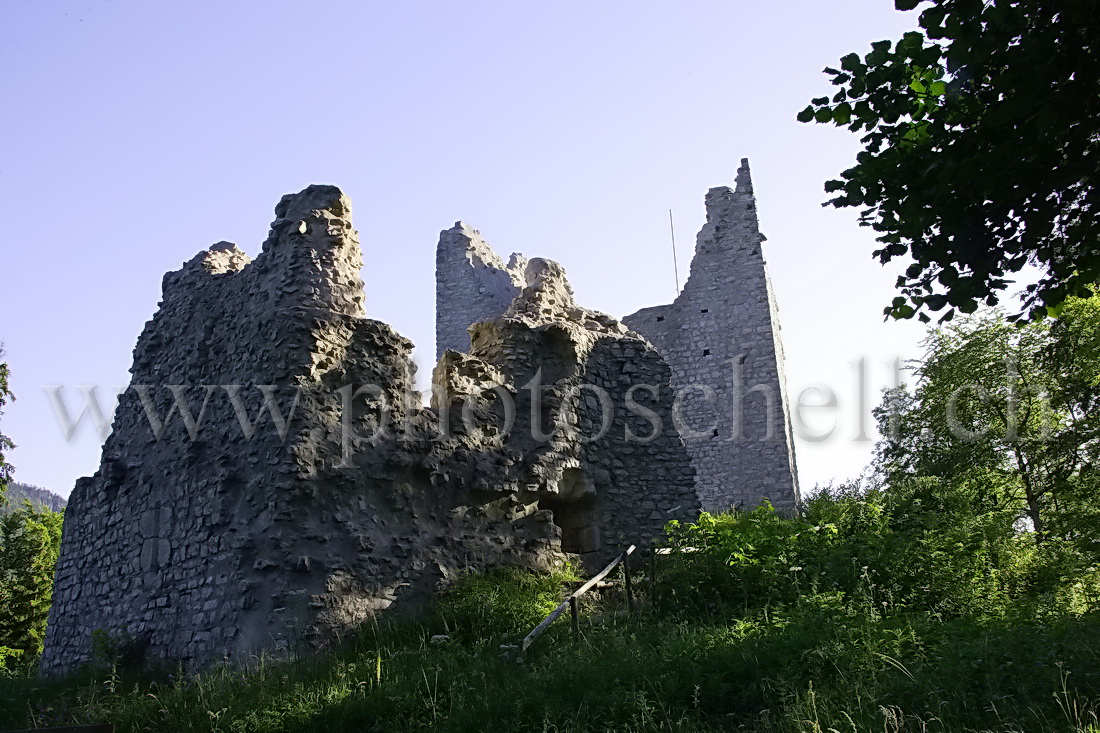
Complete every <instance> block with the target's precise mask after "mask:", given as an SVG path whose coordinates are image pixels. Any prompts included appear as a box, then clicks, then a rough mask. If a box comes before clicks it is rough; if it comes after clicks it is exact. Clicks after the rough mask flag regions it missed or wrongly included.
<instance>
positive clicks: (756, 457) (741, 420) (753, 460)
mask: <svg viewBox="0 0 1100 733" xmlns="http://www.w3.org/2000/svg"><path fill="white" fill-rule="evenodd" d="M706 207H707V223H706V224H705V225H704V226H703V228H702V230H700V232H699V235H698V237H697V238H696V245H695V256H694V258H693V259H692V261H691V274H690V275H689V277H688V280H687V282H686V283H685V284H684V289H683V291H682V292H681V293H680V294H679V296H677V298H676V300H674V301H673V302H672V303H671V304H669V305H662V306H655V307H652V308H645V309H643V310H640V311H638V312H637V313H634V314H633V315H630V316H627V317H626V318H624V319H623V320H624V322H626V323H627V325H629V326H630V328H632V329H633V330H635V331H637V332H638V333H640V334H641V335H643V336H645V337H646V338H647V339H648V340H649V341H650V342H651V343H652V344H653V345H654V346H656V347H657V350H658V351H660V352H661V354H662V356H664V357H665V359H667V360H668V362H669V364H670V365H671V367H672V381H673V385H674V386H675V387H676V388H677V390H678V391H679V392H680V393H681V395H683V398H682V403H681V407H682V411H683V415H684V423H685V425H684V427H683V428H682V429H681V432H682V434H683V436H684V440H685V443H686V444H687V447H688V452H689V453H690V454H691V458H692V463H693V464H694V465H695V470H696V474H697V489H698V492H699V498H700V500H701V502H702V504H703V508H704V509H706V510H708V511H721V510H724V509H729V508H732V507H742V506H745V507H750V506H753V505H756V504H758V503H760V501H761V500H762V499H768V500H770V501H771V502H772V504H774V505H775V506H776V507H777V508H779V509H781V510H784V511H787V512H791V511H794V510H796V508H797V506H798V502H799V489H798V478H797V469H796V467H795V458H794V442H793V438H792V434H791V425H790V415H789V409H788V401H787V385H786V375H785V374H784V371H783V343H782V340H781V337H780V326H779V312H778V308H777V306H776V303H775V295H774V294H773V292H772V286H771V281H770V279H769V277H768V270H767V264H766V263H765V260H764V253H763V249H762V245H763V243H764V241H765V237H764V235H763V234H761V233H760V226H759V223H758V220H757V213H756V198H755V196H754V195H753V189H752V179H751V177H750V173H749V162H748V160H742V161H741V167H740V168H739V169H738V171H737V180H736V187H735V188H734V189H732V190H731V189H730V188H728V187H726V186H723V187H720V188H712V189H711V190H710V191H709V192H708V193H707V197H706Z"/></svg>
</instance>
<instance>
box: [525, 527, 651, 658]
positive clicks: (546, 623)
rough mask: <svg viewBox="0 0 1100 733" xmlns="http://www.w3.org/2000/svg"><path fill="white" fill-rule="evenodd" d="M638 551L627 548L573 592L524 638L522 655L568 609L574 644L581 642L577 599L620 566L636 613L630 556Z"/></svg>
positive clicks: (628, 602)
mask: <svg viewBox="0 0 1100 733" xmlns="http://www.w3.org/2000/svg"><path fill="white" fill-rule="evenodd" d="M636 549H637V547H635V546H634V545H631V546H630V547H628V548H626V550H625V551H624V552H622V553H620V554H619V555H618V556H617V557H616V558H615V559H614V560H612V561H611V562H610V563H608V565H607V567H605V568H604V569H603V570H601V571H600V572H598V573H596V574H595V575H594V576H592V578H591V579H590V580H589V581H588V582H587V583H585V584H584V585H582V586H581V587H580V588H577V590H575V591H573V593H572V594H571V595H570V596H569V597H568V598H566V599H565V600H564V601H562V602H561V604H559V605H558V607H557V608H555V609H554V610H553V611H551V612H550V615H549V616H547V617H546V618H545V619H543V620H542V623H540V624H539V625H538V626H536V627H535V628H534V629H532V630H531V633H530V634H528V635H527V636H525V637H524V639H523V641H522V642H521V643H520V646H519V651H520V653H521V654H522V653H523V652H525V651H527V648H528V647H529V646H531V644H533V643H534V642H535V639H537V638H539V635H541V634H542V632H544V631H546V629H548V628H549V627H550V624H552V623H554V619H556V618H557V617H558V616H560V615H561V614H562V613H563V612H564V611H565V609H566V608H568V609H569V615H570V616H571V617H572V619H573V641H574V643H575V642H578V641H580V638H581V614H580V607H579V606H578V605H577V599H578V598H580V597H581V596H583V595H584V594H585V593H587V592H588V591H590V590H592V589H593V588H594V587H596V583H599V582H600V581H601V580H603V579H604V578H606V577H607V576H608V574H609V573H610V572H611V571H612V570H614V569H615V568H616V567H618V566H619V565H622V568H623V585H624V586H625V587H626V608H627V611H629V612H630V613H634V586H633V584H632V582H631V578H630V556H631V555H633V554H634V551H635V550H636ZM513 649H514V647H513Z"/></svg>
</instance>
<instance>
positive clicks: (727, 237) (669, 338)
mask: <svg viewBox="0 0 1100 733" xmlns="http://www.w3.org/2000/svg"><path fill="white" fill-rule="evenodd" d="M706 205H707V223H706V225H704V227H703V229H702V230H701V231H700V232H699V235H698V238H697V244H696V250H695V256H694V258H693V259H692V263H691V273H690V276H689V278H688V280H687V283H686V284H685V286H684V289H683V291H682V292H681V293H680V294H679V296H678V297H677V298H676V300H675V301H674V302H673V303H671V304H668V305H661V306H655V307H652V308H645V309H643V310H641V311H638V312H637V313H634V314H633V315H630V316H627V317H625V318H624V319H623V321H624V323H626V325H627V326H629V328H631V329H633V331H635V332H637V333H638V334H640V335H642V336H643V337H645V338H646V339H647V340H648V341H649V342H650V343H652V344H653V345H654V346H655V347H656V348H657V350H658V351H659V352H660V354H661V356H663V357H664V359H665V360H667V362H668V363H669V365H670V366H671V367H672V381H673V386H674V387H675V388H676V391H677V392H678V393H679V394H680V395H681V398H680V404H679V409H678V411H677V414H678V417H682V425H681V427H682V429H681V431H680V432H681V433H682V437H683V438H684V440H685V442H686V444H687V447H688V452H689V453H690V454H691V457H692V463H693V465H694V467H695V471H696V475H697V490H698V495H699V498H700V500H701V501H702V505H703V508H704V509H707V510H709V511H722V510H726V509H730V508H733V507H749V506H754V505H756V504H759V503H760V502H761V501H762V500H763V499H768V500H770V501H771V502H772V503H773V504H774V505H775V506H776V507H777V508H779V509H781V510H784V511H788V512H789V511H794V510H795V509H796V507H797V505H798V502H799V489H798V478H797V469H796V466H795V458H794V443H793V440H792V434H791V427H790V417H789V408H788V401H787V393H786V391H787V388H786V376H785V375H784V372H783V343H782V339H781V335H780V326H779V313H778V308H777V306H776V302H775V296H774V294H773V292H772V287H771V281H770V279H769V278H768V271H767V265H766V263H765V260H764V255H763V251H762V243H763V242H764V240H765V238H764V236H763V235H762V234H761V233H760V227H759V223H758V221H757V214H756V199H755V197H754V195H753V190H752V181H751V178H750V174H749V166H748V161H747V160H742V161H741V168H740V169H739V170H738V172H737V181H736V188H735V189H732V190H731V189H730V188H728V187H721V188H714V189H711V190H710V192H709V193H708V194H707V198H706ZM518 257H519V255H515V254H513V255H512V258H513V261H515V260H516V259H517V258H518ZM437 263H438V264H437V268H436V294H437V295H436V297H437V327H436V333H437V348H438V349H439V353H442V351H443V349H444V348H452V349H456V350H458V351H465V350H466V349H465V348H464V347H465V344H466V329H467V327H468V326H470V324H474V323H477V322H479V321H484V320H490V319H492V318H495V317H496V316H498V315H499V314H500V313H503V312H504V310H505V308H506V306H505V305H504V303H505V300H506V298H507V295H508V293H510V292H511V291H510V290H509V286H508V282H509V278H511V282H513V283H514V282H515V274H514V272H512V271H510V270H509V271H507V272H506V271H505V270H506V268H505V266H504V265H503V263H502V262H501V260H500V258H499V257H497V256H496V255H495V254H492V252H491V250H489V249H488V245H487V244H485V242H484V241H483V240H481V239H480V237H477V236H476V232H474V231H473V230H471V229H469V228H468V227H466V226H465V225H456V227H455V228H454V229H451V230H449V231H446V232H443V235H442V236H441V238H440V241H439V248H438V250H437ZM636 383H638V384H641V383H643V382H641V381H638V382H636Z"/></svg>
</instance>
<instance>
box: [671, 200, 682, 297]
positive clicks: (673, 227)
mask: <svg viewBox="0 0 1100 733" xmlns="http://www.w3.org/2000/svg"><path fill="white" fill-rule="evenodd" d="M668 230H669V232H671V233H672V273H673V275H674V276H675V278H676V295H679V294H680V266H679V265H678V264H677V262H676V225H675V224H673V223H672V209H669V210H668Z"/></svg>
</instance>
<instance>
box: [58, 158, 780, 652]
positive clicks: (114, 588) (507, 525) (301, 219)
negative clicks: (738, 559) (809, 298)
mask: <svg viewBox="0 0 1100 733" xmlns="http://www.w3.org/2000/svg"><path fill="white" fill-rule="evenodd" d="M275 216H276V218H275V221H274V222H273V223H272V225H271V230H270V232H269V234H268V237H267V239H266V241H265V242H264V244H263V249H262V252H261V254H260V255H259V256H257V257H256V259H255V260H251V259H250V258H249V257H248V255H246V254H245V253H244V252H243V251H241V250H240V249H238V248H237V247H236V246H235V245H233V244H230V243H228V242H219V243H218V244H215V245H213V246H212V247H210V248H209V249H208V250H206V251H204V252H201V253H199V254H198V255H197V256H195V257H194V258H193V259H192V260H190V261H189V262H187V263H186V264H184V266H183V268H182V269H180V270H178V271H175V272H170V273H168V274H167V275H165V277H164V281H163V295H162V300H161V302H160V305H159V308H158V310H157V312H156V314H155V315H154V316H153V318H152V320H150V321H149V322H148V323H147V324H146V325H145V329H144V331H143V332H142V334H141V335H140V337H139V338H138V341H137V345H136V347H135V349H134V361H133V366H132V368H131V374H132V380H131V384H130V386H129V387H128V389H127V390H126V391H125V392H124V393H123V395H122V396H121V398H120V401H119V405H118V407H117V409H116V412H115V416H114V422H113V428H112V432H111V434H110V435H109V437H108V438H107V440H106V442H105V444H104V446H103V453H102V459H101V463H100V466H99V468H98V470H97V471H96V473H95V474H94V475H93V476H91V477H86V478H82V479H79V480H78V481H77V483H76V487H75V488H74V490H73V492H72V495H71V496H70V499H69V505H68V509H67V511H66V518H65V524H64V529H63V537H62V546H61V556H60V559H59V561H58V565H57V572H56V578H55V585H54V597H53V606H52V608H51V610H50V617H49V624H48V628H47V634H46V642H45V650H44V652H43V655H42V661H41V668H42V670H43V672H45V673H48V674H55V673H61V672H65V671H69V670H72V669H74V668H76V667H77V666H79V665H80V664H82V663H84V662H86V661H88V660H89V659H90V658H91V655H92V645H93V641H92V640H93V635H95V634H97V633H102V634H106V635H108V636H110V637H114V638H118V639H126V640H128V642H127V643H128V644H129V646H130V647H131V650H132V653H136V654H138V655H139V656H141V657H142V658H144V659H145V660H147V661H151V662H154V663H155V662H157V661H165V662H169V661H170V662H173V663H182V664H184V665H185V666H187V667H189V668H201V667H204V666H207V665H209V664H211V663H213V662H217V661H219V660H229V661H233V662H238V663H239V662H247V660H249V659H251V658H253V657H255V656H257V655H261V654H283V653H286V652H287V650H288V649H289V648H290V647H291V646H292V645H295V644H299V643H302V644H306V645H315V646H317V645H323V644H325V643H327V642H328V641H329V640H331V639H333V638H335V637H338V636H339V635H340V634H341V633H342V632H345V631H349V630H353V629H355V628H356V627H358V626H359V625H361V624H362V623H363V622H364V621H366V620H367V619H369V618H371V617H372V616H374V615H375V614H377V613H379V612H382V611H384V610H387V609H400V608H402V607H409V608H413V607H418V606H420V605H422V604H423V603H424V602H425V601H426V600H428V599H429V598H430V597H431V595H432V594H433V593H434V592H436V591H438V590H439V589H440V588H443V587H445V586H446V585H447V584H448V583H449V582H451V581H452V580H454V579H455V578H456V577H458V575H460V574H461V573H462V572H465V571H467V570H470V569H477V568H484V567H488V566H492V565H498V564H502V563H513V564H518V565H522V566H525V567H530V568H547V567H550V566H553V565H555V564H558V563H561V562H564V561H566V560H567V559H579V560H580V561H581V562H583V563H585V564H586V565H588V566H589V567H593V566H596V565H598V564H600V563H602V562H604V561H606V560H607V559H608V558H610V557H611V556H613V555H614V554H616V553H618V552H619V551H620V550H621V549H622V548H624V547H625V546H627V545H629V544H630V543H643V544H644V543H646V542H649V541H650V540H652V539H654V538H656V537H658V536H659V535H660V534H661V532H662V531H663V528H664V526H665V525H666V524H667V522H668V521H669V520H673V519H677V520H682V521H690V520H693V519H694V518H695V517H697V516H698V514H699V512H700V510H701V509H703V508H707V509H726V508H730V507H733V506H741V505H747V504H755V503H758V502H759V501H760V500H761V499H763V498H768V499H770V500H771V501H772V502H773V503H774V504H775V505H776V506H777V507H780V508H782V509H787V510H791V509H794V508H795V506H796V504H797V501H798V487H797V482H796V480H795V473H794V461H793V453H792V445H791V438H790V429H789V424H788V421H787V417H786V416H787V408H786V397H785V392H784V384H783V370H782V364H783V354H782V346H781V344H780V341H779V331H778V328H779V327H778V321H777V320H776V310H775V302H774V298H773V296H772V294H771V288H770V284H769V282H768V279H767V272H766V269H765V265H764V259H763V255H762V253H761V249H760V246H761V242H762V241H763V239H764V238H763V236H762V235H761V234H760V232H759V228H758V226H757V220H756V212H755V201H754V199H753V194H752V186H751V183H750V181H749V173H748V167H747V164H743V165H742V168H741V170H740V171H739V172H738V177H737V185H736V188H735V189H733V190H731V189H729V188H716V189H712V190H711V191H710V192H709V193H708V195H707V224H706V225H705V226H704V228H703V230H702V232H700V234H699V238H698V243H697V247H696V253H695V258H694V260H693V263H692V270H691V276H690V278H689V280H688V282H687V284H686V286H685V288H684V291H683V292H682V293H680V294H679V296H678V297H677V298H676V300H675V301H674V302H673V303H671V304H669V305H663V306H657V307H653V308H647V309H645V310H642V311H639V312H638V313H635V314H634V315H632V316H629V317H627V318H626V319H624V321H618V320H616V319H615V318H612V317H610V316H607V315H604V314H602V313H598V312H595V311H592V310H589V309H587V308H584V307H583V306H581V305H579V304H578V303H577V302H576V301H575V299H574V295H573V292H572V290H571V288H570V286H569V283H568V282H567V280H566V278H565V273H564V271H563V269H562V268H561V266H560V265H558V264H557V263H555V262H552V261H550V260H544V259H537V258H536V259H531V260H530V261H527V260H525V259H523V258H522V257H520V256H519V255H512V257H511V260H510V261H509V262H507V263H505V262H504V261H503V260H501V259H500V258H499V257H498V256H497V255H496V254H495V253H493V251H492V250H491V249H490V248H489V246H488V245H487V244H486V243H485V242H484V241H483V240H482V239H481V237H480V235H479V234H478V233H477V232H476V231H474V230H473V229H471V228H469V227H468V226H466V225H463V224H461V223H460V224H458V225H456V226H455V227H454V228H453V229H450V230H448V231H445V232H443V234H442V236H441V239H440V242H439V248H438V256H437V276H438V277H437V306H438V317H437V349H438V360H437V364H436V367H435V369H434V371H433V375H432V395H431V405H430V406H425V405H424V404H423V402H422V398H421V395H420V394H419V393H418V392H417V391H416V390H415V387H414V381H415V380H414V377H415V371H416V369H415V366H414V364H413V362H412V359H411V358H410V354H411V350H412V343H411V342H409V341H408V340H407V339H405V338H404V337H402V336H401V335H399V334H398V333H397V332H396V331H394V330H393V329H392V328H391V327H390V326H388V325H386V324H384V323H381V322H379V321H375V320H371V319H369V318H367V317H366V316H365V315H364V306H363V303H364V296H363V283H362V281H361V279H360V275H359V273H360V270H361V268H362V266H363V262H362V253H361V250H360V247H359V241H358V235H357V233H356V231H355V230H354V228H353V227H352V222H351V204H350V201H349V200H348V199H347V197H346V196H344V195H343V194H342V193H341V192H340V190H339V189H337V188H335V187H333V186H310V187H308V188H306V189H305V190H304V191H302V192H300V193H298V194H294V195H288V196H284V197H283V199H282V200H281V201H280V202H279V204H278V206H276V208H275ZM632 329H633V330H632ZM723 404H728V405H732V406H733V407H732V408H730V409H725V408H723V407H721V405H723Z"/></svg>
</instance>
